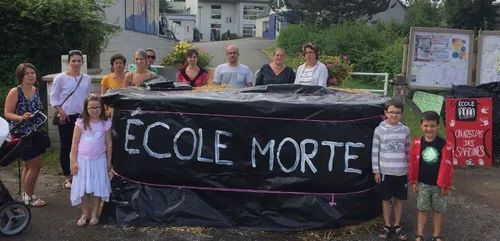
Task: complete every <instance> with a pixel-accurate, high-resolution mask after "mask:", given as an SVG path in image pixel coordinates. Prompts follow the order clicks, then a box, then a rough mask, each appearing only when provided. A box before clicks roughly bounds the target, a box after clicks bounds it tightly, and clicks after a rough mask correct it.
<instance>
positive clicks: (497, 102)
mask: <svg viewBox="0 0 500 241" xmlns="http://www.w3.org/2000/svg"><path fill="white" fill-rule="evenodd" d="M447 98H492V101H493V147H497V146H500V135H499V134H498V133H500V82H492V83H488V84H482V85H478V86H476V87H472V86H467V85H457V86H453V88H452V92H451V95H450V96H445V100H446V99H447ZM445 106H446V105H445ZM441 116H442V117H443V121H444V122H445V123H446V120H445V116H446V114H445V108H443V109H442V113H441ZM498 157H500V148H493V158H494V159H497V158H498Z"/></svg>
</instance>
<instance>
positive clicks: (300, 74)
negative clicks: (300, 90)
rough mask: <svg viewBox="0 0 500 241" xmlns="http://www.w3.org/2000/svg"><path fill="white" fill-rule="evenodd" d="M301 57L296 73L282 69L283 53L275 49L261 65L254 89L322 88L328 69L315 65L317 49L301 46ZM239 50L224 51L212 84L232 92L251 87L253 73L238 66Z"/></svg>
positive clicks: (314, 46)
mask: <svg viewBox="0 0 500 241" xmlns="http://www.w3.org/2000/svg"><path fill="white" fill-rule="evenodd" d="M302 54H303V56H304V58H305V60H306V62H305V63H304V64H302V65H300V66H299V67H298V69H297V73H295V72H294V71H293V69H292V68H291V67H289V66H286V65H285V51H284V50H283V49H281V48H276V49H275V50H274V53H273V56H272V57H273V59H272V62H271V63H269V64H264V65H263V66H262V67H261V68H260V70H259V72H258V75H257V78H256V80H255V85H256V86H258V85H269V84H301V85H318V86H326V82H327V80H328V69H327V68H326V65H325V64H323V63H321V61H319V49H318V46H316V45H314V44H312V43H308V44H304V45H303V46H302ZM239 56H240V53H239V49H238V48H237V47H236V46H234V45H231V46H229V47H227V49H226V57H227V60H228V62H227V63H224V64H221V65H219V66H217V68H216V69H215V74H214V79H213V82H214V83H215V84H224V85H231V86H232V87H234V88H243V87H250V86H253V73H252V71H251V70H250V69H249V68H248V66H246V65H244V64H240V63H239V62H238V58H239Z"/></svg>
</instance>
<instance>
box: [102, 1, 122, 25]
mask: <svg viewBox="0 0 500 241" xmlns="http://www.w3.org/2000/svg"><path fill="white" fill-rule="evenodd" d="M104 12H105V14H106V22H108V23H111V24H113V25H118V26H120V27H122V28H125V0H121V1H118V2H117V3H116V4H115V5H113V6H110V7H107V8H106V9H104Z"/></svg>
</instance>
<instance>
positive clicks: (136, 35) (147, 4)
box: [90, 0, 179, 74]
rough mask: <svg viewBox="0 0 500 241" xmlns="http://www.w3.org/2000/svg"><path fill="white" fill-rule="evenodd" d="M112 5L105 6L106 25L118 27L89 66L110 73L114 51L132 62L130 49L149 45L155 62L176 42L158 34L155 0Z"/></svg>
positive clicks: (122, 0) (123, 0) (129, 0)
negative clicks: (116, 32)
mask: <svg viewBox="0 0 500 241" xmlns="http://www.w3.org/2000/svg"><path fill="white" fill-rule="evenodd" d="M113 2H114V3H115V4H114V5H113V6H110V7H107V8H106V9H105V14H106V21H107V23H108V24H111V25H113V26H116V27H117V28H119V30H120V32H119V33H118V34H117V35H115V36H113V37H112V38H111V39H110V40H109V42H108V44H107V46H106V48H105V49H104V50H103V51H101V53H100V54H99V55H98V56H94V57H93V58H92V60H91V63H90V66H91V67H92V68H94V69H95V68H99V69H101V70H102V72H101V74H107V73H110V72H111V70H110V68H111V65H110V63H109V60H110V59H111V56H113V54H116V53H121V54H122V55H123V56H125V58H126V59H127V66H128V64H132V63H133V62H134V51H135V50H137V49H147V48H152V49H154V50H155V52H156V63H155V64H159V62H160V61H161V60H162V59H163V58H164V57H165V56H166V55H167V54H169V53H170V52H171V51H172V48H173V47H174V46H175V45H176V44H177V43H178V42H179V41H178V40H176V39H172V38H166V37H164V36H160V35H159V24H158V19H159V0H144V1H135V0H115V1H113Z"/></svg>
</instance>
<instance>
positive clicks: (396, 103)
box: [384, 99, 405, 112]
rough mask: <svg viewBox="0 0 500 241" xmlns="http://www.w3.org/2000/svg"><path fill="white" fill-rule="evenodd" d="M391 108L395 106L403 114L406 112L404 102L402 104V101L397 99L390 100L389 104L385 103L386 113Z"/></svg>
mask: <svg viewBox="0 0 500 241" xmlns="http://www.w3.org/2000/svg"><path fill="white" fill-rule="evenodd" d="M391 106H394V107H396V108H398V109H401V112H403V111H404V108H405V104H403V102H401V101H400V100H396V99H390V100H388V101H387V102H385V109H384V110H385V111H387V109H389V107H391Z"/></svg>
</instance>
